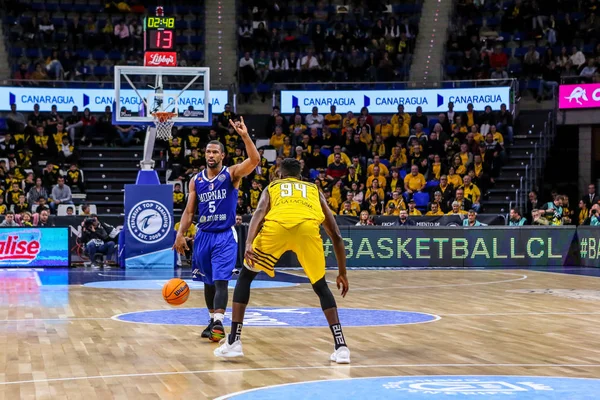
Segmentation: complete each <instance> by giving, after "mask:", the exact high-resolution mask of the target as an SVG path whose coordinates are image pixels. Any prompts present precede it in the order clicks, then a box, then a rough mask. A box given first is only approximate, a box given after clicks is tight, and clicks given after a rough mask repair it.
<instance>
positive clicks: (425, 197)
mask: <svg viewBox="0 0 600 400" xmlns="http://www.w3.org/2000/svg"><path fill="white" fill-rule="evenodd" d="M413 199H414V200H415V203H416V205H417V208H418V209H419V210H420V209H422V208H427V204H429V193H426V192H417V193H414V194H413Z"/></svg>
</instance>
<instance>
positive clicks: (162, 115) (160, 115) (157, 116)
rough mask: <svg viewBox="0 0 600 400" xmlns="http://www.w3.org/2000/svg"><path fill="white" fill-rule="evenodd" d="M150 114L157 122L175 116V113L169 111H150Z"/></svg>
mask: <svg viewBox="0 0 600 400" xmlns="http://www.w3.org/2000/svg"><path fill="white" fill-rule="evenodd" d="M152 116H153V117H154V118H155V119H157V120H158V122H160V123H163V122H166V121H168V120H170V119H171V118H173V117H175V116H177V113H174V112H170V111H156V112H153V113H152Z"/></svg>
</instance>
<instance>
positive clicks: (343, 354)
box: [329, 346, 350, 364]
mask: <svg viewBox="0 0 600 400" xmlns="http://www.w3.org/2000/svg"><path fill="white" fill-rule="evenodd" d="M329 359H330V360H331V361H334V362H336V363H338V364H350V349H348V348H347V347H346V346H342V347H340V348H339V349H337V350H336V351H334V352H333V353H332V354H331V357H329Z"/></svg>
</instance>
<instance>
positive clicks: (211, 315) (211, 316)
mask: <svg viewBox="0 0 600 400" xmlns="http://www.w3.org/2000/svg"><path fill="white" fill-rule="evenodd" d="M209 314H210V319H212V320H214V318H215V313H212V312H211V313H209Z"/></svg>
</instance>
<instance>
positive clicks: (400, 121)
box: [392, 104, 410, 137]
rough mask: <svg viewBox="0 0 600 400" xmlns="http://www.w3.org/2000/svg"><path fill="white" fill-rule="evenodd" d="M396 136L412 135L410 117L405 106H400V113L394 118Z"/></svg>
mask: <svg viewBox="0 0 600 400" xmlns="http://www.w3.org/2000/svg"><path fill="white" fill-rule="evenodd" d="M392 127H393V132H394V136H396V137H408V136H409V134H410V115H409V114H408V113H405V112H404V105H402V104H400V105H399V106H398V113H396V114H394V116H393V117H392Z"/></svg>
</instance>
